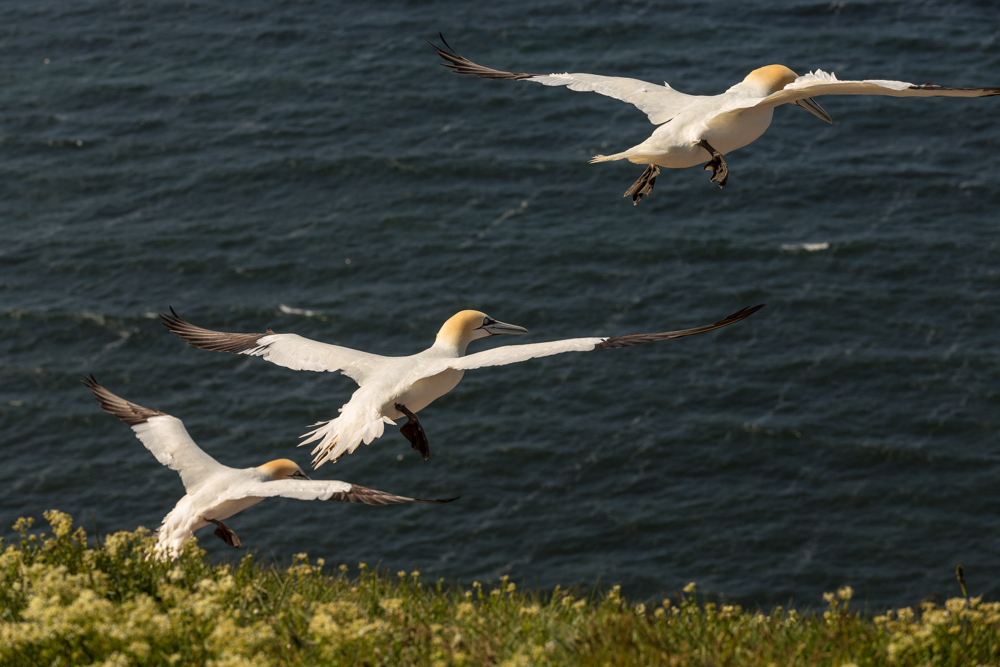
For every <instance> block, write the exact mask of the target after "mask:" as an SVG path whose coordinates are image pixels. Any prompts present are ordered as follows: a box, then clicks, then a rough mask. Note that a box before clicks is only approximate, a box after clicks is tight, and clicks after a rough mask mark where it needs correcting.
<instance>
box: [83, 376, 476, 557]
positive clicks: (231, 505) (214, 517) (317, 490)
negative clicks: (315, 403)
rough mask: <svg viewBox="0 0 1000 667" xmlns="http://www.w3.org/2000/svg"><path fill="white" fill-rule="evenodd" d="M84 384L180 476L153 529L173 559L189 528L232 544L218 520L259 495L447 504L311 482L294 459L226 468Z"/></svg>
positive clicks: (159, 547) (147, 414) (178, 427)
mask: <svg viewBox="0 0 1000 667" xmlns="http://www.w3.org/2000/svg"><path fill="white" fill-rule="evenodd" d="M83 383H84V384H85V385H87V387H89V388H90V390H91V391H92V392H94V397H95V398H97V402H98V403H99V404H100V406H101V409H102V410H104V411H105V412H108V413H110V414H112V415H114V416H115V417H118V419H120V420H122V421H123V422H125V423H126V424H128V425H129V426H131V427H132V430H133V431H135V434H136V436H137V437H138V438H139V440H141V441H142V444H144V445H145V446H146V449H148V450H149V451H150V452H152V453H153V456H155V457H156V460H157V461H159V462H160V463H162V464H163V465H165V466H167V467H168V468H170V469H171V470H176V471H177V472H178V473H179V474H180V476H181V482H182V483H183V484H184V489H185V490H186V491H187V493H186V494H185V496H184V497H183V498H181V499H180V500H179V501H177V505H175V506H174V509H172V510H171V511H170V513H169V514H167V516H165V517H164V518H163V525H161V526H160V529H159V530H158V531H157V542H156V547H155V549H154V552H153V554H154V556H156V557H157V558H161V559H173V558H176V557H177V556H178V555H179V554H180V552H181V551H182V550H183V548H184V543H185V542H187V541H188V540H189V539H191V536H192V535H193V534H194V531H196V530H198V529H199V528H203V527H205V526H207V525H209V524H214V525H215V535H216V536H217V537H218V538H219V539H221V540H222V541H223V542H225V543H226V544H228V545H229V546H231V547H239V546H240V539H239V538H238V537H236V533H234V532H233V531H232V529H230V528H229V527H228V526H226V524H224V523H222V520H223V519H228V518H229V517H231V516H233V515H234V514H236V513H238V512H242V511H243V510H245V509H246V508H248V507H252V506H253V505H256V504H257V503H259V502H260V501H262V500H264V498H274V497H276V496H281V497H283V498H297V499H298V500H336V501H340V502H346V503H365V504H367V505H394V504H397V503H405V502H412V501H415V502H421V503H450V502H451V501H453V500H457V498H449V499H447V500H421V499H419V498H406V497H404V496H394V495H392V494H391V493H385V492H384V491H376V490H375V489H369V488H366V487H363V486H358V485H357V484H348V483H347V482H336V481H326V480H311V479H309V478H308V477H306V474H305V473H304V472H302V469H301V468H300V467H299V466H298V465H296V463H295V462H294V461H289V460H288V459H277V460H274V461H268V462H267V463H265V464H264V465H261V466H257V467H256V468H242V469H239V468H230V467H228V466H224V465H222V464H221V463H219V462H218V461H216V460H215V459H213V458H212V457H211V456H209V455H208V454H206V453H205V451H204V450H202V449H201V447H199V446H198V445H197V444H195V442H194V440H192V439H191V436H189V435H188V432H187V429H185V428H184V422H182V421H181V420H180V419H177V418H176V417H171V416H170V415H168V414H164V413H162V412H157V411H156V410H150V409H149V408H144V407H142V406H141V405H136V404H135V403H131V402H129V401H126V400H125V399H123V398H121V397H119V396H116V395H115V394H113V393H111V392H110V391H108V390H107V389H105V388H104V387H102V386H101V385H100V384H98V382H97V380H95V379H94V376H93V375H91V376H90V377H87V378H85V379H84V381H83Z"/></svg>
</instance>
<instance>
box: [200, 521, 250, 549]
mask: <svg viewBox="0 0 1000 667" xmlns="http://www.w3.org/2000/svg"><path fill="white" fill-rule="evenodd" d="M201 518H202V519H204V520H205V521H207V522H209V523H212V524H215V532H214V533H212V534H213V535H215V536H216V537H218V538H219V539H220V540H222V541H223V542H225V543H226V544H228V545H229V546H231V547H234V548H239V547H240V546H242V544H243V543H242V542H240V538H238V537H236V533H234V532H233V529H232V528H230V527H229V526H227V525H226V524H224V523H222V522H221V521H216V520H215V519H209V518H208V517H204V516H203V517H201Z"/></svg>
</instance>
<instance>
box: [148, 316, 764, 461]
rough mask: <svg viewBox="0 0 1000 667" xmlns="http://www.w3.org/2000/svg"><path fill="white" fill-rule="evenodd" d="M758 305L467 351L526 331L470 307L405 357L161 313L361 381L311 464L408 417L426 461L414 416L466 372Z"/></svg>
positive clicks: (232, 347) (635, 340) (175, 322)
mask: <svg viewBox="0 0 1000 667" xmlns="http://www.w3.org/2000/svg"><path fill="white" fill-rule="evenodd" d="M762 307H763V306H755V307H753V308H745V309H743V310H741V311H739V312H738V313H734V314H733V315H730V316H729V317H727V318H725V319H723V320H720V321H719V322H715V323H714V324H711V325H708V326H704V327H698V328H695V329H685V330H681V331H671V332H666V333H657V334H636V335H632V336H617V337H613V338H606V337H605V338H572V339H568V340H558V341H552V342H549V343H535V344H531V345H508V346H504V347H498V348H494V349H492V350H486V351H484V352H476V353H475V354H470V355H467V356H466V354H465V350H466V348H467V347H468V345H469V343H470V342H472V341H473V340H476V339H478V338H483V337H485V336H490V335H496V334H524V333H528V332H527V330H526V329H524V328H522V327H519V326H515V325H512V324H504V323H503V322H497V321H496V320H494V319H493V318H491V317H489V316H488V315H486V314H484V313H481V312H479V311H475V310H463V311H462V312H460V313H457V314H456V315H454V316H452V317H451V318H450V319H449V320H448V321H447V322H445V323H444V325H443V326H442V327H441V329H440V331H438V334H437V337H436V339H435V341H434V344H433V345H432V346H431V347H429V348H427V349H426V350H424V351H423V352H419V353H417V354H414V355H411V356H407V357H383V356H379V355H375V354H367V353H365V352H358V351H357V350H351V349H349V348H345V347H340V346H338V345H329V344H327V343H320V342H317V341H312V340H309V339H307V338H303V337H301V336H298V335H295V334H276V333H274V332H273V331H271V330H270V329H268V330H267V332H266V333H264V334H243V333H224V332H219V331H211V330H209V329H203V328H201V327H198V326H195V325H193V324H190V323H189V322H186V321H184V320H182V319H181V318H180V317H179V316H178V315H177V313H176V312H174V311H173V310H171V314H170V315H166V314H164V315H162V316H161V317H162V318H163V323H164V325H165V326H166V327H167V328H168V329H169V330H170V331H172V332H174V333H176V334H177V335H179V336H180V337H181V338H184V339H185V340H186V341H188V343H189V344H191V345H193V346H195V347H198V348H201V349H205V350H215V351H222V352H234V353H238V354H247V355H251V356H258V357H263V358H264V359H266V360H268V361H270V362H272V363H275V364H278V365H280V366H285V367H287V368H293V369H295V370H314V371H330V372H332V371H341V372H342V373H344V374H345V375H348V376H349V377H351V378H352V379H353V380H354V381H356V382H357V383H358V385H359V387H358V390H357V391H355V392H354V395H353V396H351V400H350V401H348V402H347V404H345V405H344V406H343V407H342V408H340V416H339V417H337V418H336V419H332V420H330V421H326V422H320V423H318V424H315V425H314V426H315V428H314V429H313V430H312V431H310V432H308V433H306V434H305V435H304V436H303V437H304V438H306V439H305V440H304V441H303V442H302V443H301V444H303V445H304V444H308V443H312V442H316V443H317V444H316V446H315V448H314V449H313V454H314V455H315V459H314V461H313V464H314V466H316V467H319V466H320V465H322V464H323V463H325V462H326V461H336V460H337V459H339V458H340V457H341V456H343V455H344V454H349V453H351V452H353V451H354V450H355V449H356V448H357V447H358V445H360V444H361V443H362V442H363V443H365V444H366V445H367V444H369V443H371V442H372V441H373V440H375V439H376V438H379V437H381V436H382V434H383V433H384V431H385V425H386V424H395V423H396V422H395V420H396V419H399V418H401V417H404V416H405V417H407V418H408V422H407V424H405V425H404V426H403V427H402V428H401V429H400V430H401V431H402V432H403V434H404V435H405V436H406V437H407V439H409V440H410V442H411V444H412V445H413V448H414V449H416V450H418V451H420V453H421V454H422V455H423V456H424V458H425V459H426V458H427V457H428V456H429V449H428V446H427V439H426V436H425V435H424V433H423V428H422V427H421V426H420V423H419V420H418V419H417V417H416V413H417V412H419V411H420V410H422V409H424V408H425V407H427V406H428V405H430V404H431V403H432V402H433V401H434V400H435V399H437V398H439V397H440V396H443V395H445V394H447V393H448V392H449V391H451V390H452V389H454V388H455V386H456V385H457V384H458V383H459V382H460V381H461V379H462V376H463V375H464V374H465V371H466V370H470V369H473V368H483V367H485V366H502V365H505V364H512V363H516V362H519V361H526V360H528V359H534V358H537V357H546V356H550V355H553V354H561V353H563V352H585V351H589V350H597V349H605V348H608V347H625V346H630V345H636V344H639V343H646V342H652V341H655V340H666V339H669V338H680V337H682V336H690V335H692V334H696V333H703V332H705V331H711V330H712V329H717V328H719V327H723V326H727V325H729V324H732V323H734V322H738V321H739V320H741V319H743V318H745V317H748V316H750V315H751V314H752V313H754V312H756V311H757V310H758V309H760V308H762Z"/></svg>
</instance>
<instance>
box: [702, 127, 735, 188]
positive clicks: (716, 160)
mask: <svg viewBox="0 0 1000 667" xmlns="http://www.w3.org/2000/svg"><path fill="white" fill-rule="evenodd" d="M698 145H699V146H701V147H702V148H704V149H705V150H706V151H708V153H709V155H711V156H712V160H711V161H710V162H709V163H708V164H706V165H705V171H711V172H712V178H711V179H710V181H709V182H710V183H718V184H719V187H720V188H721V187H723V186H724V185H725V184H726V181H728V180H729V165H727V164H726V159H725V158H724V157H722V153H720V152H719V151H717V150H715V149H714V148H712V144H710V143H708V142H707V141H705V140H704V139H702V140H701V141H699V142H698Z"/></svg>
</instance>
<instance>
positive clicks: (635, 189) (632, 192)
mask: <svg viewBox="0 0 1000 667" xmlns="http://www.w3.org/2000/svg"><path fill="white" fill-rule="evenodd" d="M659 175H660V168H659V167H657V166H655V165H652V164H651V165H647V166H646V171H644V172H642V176H640V177H639V180H638V181H636V182H635V183H633V184H632V187H630V188H629V189H628V190H626V191H625V194H624V196H625V197H631V198H632V206H635V205H636V204H638V203H639V201H640V200H641V199H642V196H643V195H648V194H651V193H652V192H653V186H654V185H656V177H657V176H659Z"/></svg>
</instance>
